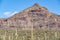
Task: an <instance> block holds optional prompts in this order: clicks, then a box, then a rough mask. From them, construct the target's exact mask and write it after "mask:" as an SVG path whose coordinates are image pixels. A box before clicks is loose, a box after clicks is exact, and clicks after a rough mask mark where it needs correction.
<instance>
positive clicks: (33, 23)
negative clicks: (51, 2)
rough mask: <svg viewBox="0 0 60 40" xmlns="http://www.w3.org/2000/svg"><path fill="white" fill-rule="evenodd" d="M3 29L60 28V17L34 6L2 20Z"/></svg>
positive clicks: (0, 24)
mask: <svg viewBox="0 0 60 40" xmlns="http://www.w3.org/2000/svg"><path fill="white" fill-rule="evenodd" d="M0 27H1V28H21V29H24V28H28V29H29V28H32V27H33V28H34V29H40V28H43V29H45V28H60V16H58V15H56V14H53V13H51V12H49V11H48V9H47V8H45V7H42V6H39V5H38V4H34V5H33V6H32V7H29V8H27V9H25V10H23V11H22V12H19V13H17V14H15V15H13V16H12V17H10V18H8V19H0Z"/></svg>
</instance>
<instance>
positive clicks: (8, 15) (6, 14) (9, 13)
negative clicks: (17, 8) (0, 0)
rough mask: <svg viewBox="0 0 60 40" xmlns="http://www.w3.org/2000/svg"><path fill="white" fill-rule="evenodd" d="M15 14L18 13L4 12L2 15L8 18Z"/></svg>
mask: <svg viewBox="0 0 60 40" xmlns="http://www.w3.org/2000/svg"><path fill="white" fill-rule="evenodd" d="M16 13H18V12H4V15H5V16H6V17H10V16H13V15H14V14H16Z"/></svg>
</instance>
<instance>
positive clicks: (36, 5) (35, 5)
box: [23, 3, 48, 12]
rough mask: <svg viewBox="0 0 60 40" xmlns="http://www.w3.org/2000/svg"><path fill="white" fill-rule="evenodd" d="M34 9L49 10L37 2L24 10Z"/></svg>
mask: <svg viewBox="0 0 60 40" xmlns="http://www.w3.org/2000/svg"><path fill="white" fill-rule="evenodd" d="M32 10H35V11H36V10H37V11H39V12H40V11H42V10H44V11H48V9H47V8H45V7H43V6H40V5H39V4H38V3H35V4H34V5H33V6H31V7H29V8H27V9H25V10H23V12H29V11H32Z"/></svg>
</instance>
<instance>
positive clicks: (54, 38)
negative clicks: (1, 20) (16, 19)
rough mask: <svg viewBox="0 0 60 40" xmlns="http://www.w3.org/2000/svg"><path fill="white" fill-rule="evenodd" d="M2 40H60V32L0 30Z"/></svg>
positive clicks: (0, 39)
mask: <svg viewBox="0 0 60 40" xmlns="http://www.w3.org/2000/svg"><path fill="white" fill-rule="evenodd" d="M0 40H60V30H42V29H40V30H21V29H0Z"/></svg>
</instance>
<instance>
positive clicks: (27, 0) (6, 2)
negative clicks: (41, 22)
mask: <svg viewBox="0 0 60 40" xmlns="http://www.w3.org/2000/svg"><path fill="white" fill-rule="evenodd" d="M34 3H38V4H39V5H41V6H45V7H46V8H48V10H49V11H50V12H53V13H55V14H59V15H60V0H0V18H7V17H10V16H11V15H13V14H14V13H17V12H20V11H22V10H24V9H26V8H28V7H30V6H32V5H33V4H34Z"/></svg>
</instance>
